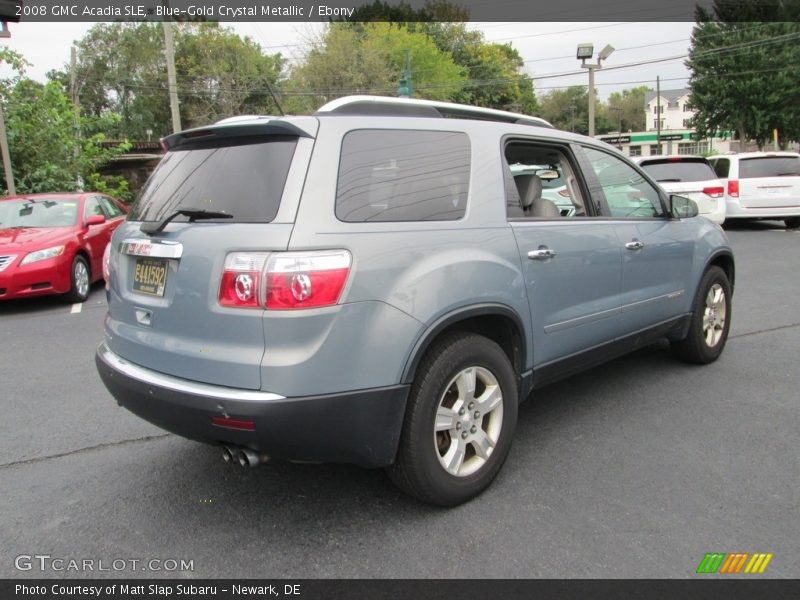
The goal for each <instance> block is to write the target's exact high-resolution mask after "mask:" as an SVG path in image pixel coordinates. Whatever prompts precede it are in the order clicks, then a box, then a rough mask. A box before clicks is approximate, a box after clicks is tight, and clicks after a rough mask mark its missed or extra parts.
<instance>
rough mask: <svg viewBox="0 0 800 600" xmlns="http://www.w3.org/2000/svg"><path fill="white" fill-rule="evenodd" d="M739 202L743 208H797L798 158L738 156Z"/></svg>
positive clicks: (799, 195)
mask: <svg viewBox="0 0 800 600" xmlns="http://www.w3.org/2000/svg"><path fill="white" fill-rule="evenodd" d="M739 203H740V204H741V205H742V206H743V207H744V208H781V207H785V206H800V156H797V155H796V154H794V155H793V154H767V155H766V156H757V157H748V158H745V157H742V158H741V159H740V160H739Z"/></svg>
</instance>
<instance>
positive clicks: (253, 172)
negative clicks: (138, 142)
mask: <svg viewBox="0 0 800 600" xmlns="http://www.w3.org/2000/svg"><path fill="white" fill-rule="evenodd" d="M296 145H297V138H296V137H288V136H270V137H266V138H263V137H262V138H258V139H256V140H253V139H251V138H248V139H227V140H224V143H223V144H220V143H219V141H216V143H214V144H211V143H196V144H194V145H192V146H188V147H183V146H181V147H180V148H179V149H177V150H172V151H170V152H167V154H166V155H165V156H164V158H163V159H161V162H160V163H159V165H158V167H157V168H156V170H155V171H154V172H153V174H152V175H151V176H150V179H148V181H147V183H146V184H145V187H144V189H142V191H141V193H140V195H139V198H138V199H137V200H136V202H135V203H134V205H133V206H132V207H131V210H130V212H129V213H128V218H129V219H130V220H132V221H160V220H161V219H164V218H166V217H168V216H169V215H170V214H172V213H173V212H174V211H175V210H176V209H178V208H197V209H205V210H210V211H223V212H226V213H228V214H230V215H233V218H231V219H220V221H223V222H225V223H269V222H270V221H272V220H273V219H274V218H275V215H276V214H277V213H278V208H279V207H280V202H281V196H282V195H283V187H284V184H285V183H286V176H287V175H288V173H289V166H290V165H291V162H292V157H293V156H294V149H295V146H296ZM186 220H188V218H187V217H185V216H179V217H177V218H176V219H175V221H186ZM212 221H213V219H212Z"/></svg>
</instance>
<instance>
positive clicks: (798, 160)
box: [739, 156, 800, 179]
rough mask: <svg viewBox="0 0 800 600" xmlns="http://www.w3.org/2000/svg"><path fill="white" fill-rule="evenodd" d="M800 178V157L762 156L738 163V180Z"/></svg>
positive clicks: (745, 159) (744, 159)
mask: <svg viewBox="0 0 800 600" xmlns="http://www.w3.org/2000/svg"><path fill="white" fill-rule="evenodd" d="M754 177H800V156H764V157H759V158H743V159H742V160H741V161H739V179H752V178H754Z"/></svg>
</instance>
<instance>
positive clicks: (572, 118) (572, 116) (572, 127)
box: [569, 104, 577, 133]
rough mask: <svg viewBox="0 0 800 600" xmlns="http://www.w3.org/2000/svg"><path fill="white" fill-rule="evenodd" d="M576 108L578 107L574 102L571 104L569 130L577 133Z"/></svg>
mask: <svg viewBox="0 0 800 600" xmlns="http://www.w3.org/2000/svg"><path fill="white" fill-rule="evenodd" d="M576 108H577V107H576V106H575V105H574V104H570V105H569V114H570V117H569V130H570V131H571V132H572V133H575V109H576Z"/></svg>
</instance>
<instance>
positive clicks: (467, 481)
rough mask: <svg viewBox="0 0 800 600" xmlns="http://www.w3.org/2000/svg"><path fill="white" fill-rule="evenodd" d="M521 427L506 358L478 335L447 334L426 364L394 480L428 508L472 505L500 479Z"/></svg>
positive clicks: (413, 398) (411, 404)
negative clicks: (468, 502) (517, 426)
mask: <svg viewBox="0 0 800 600" xmlns="http://www.w3.org/2000/svg"><path fill="white" fill-rule="evenodd" d="M516 423H517V383H516V375H515V373H514V369H513V367H512V366H511V362H510V361H509V359H508V356H507V355H506V353H505V352H504V351H503V350H502V348H500V346H498V345H497V344H496V343H495V342H493V341H492V340H489V339H488V338H485V337H483V336H480V335H476V334H472V333H456V334H452V335H448V336H446V337H445V338H443V339H442V340H440V341H439V342H437V343H435V345H434V346H433V347H432V348H431V349H430V350H429V352H428V353H427V355H426V356H425V358H424V359H423V362H422V364H421V365H420V368H419V370H418V374H417V378H416V379H415V381H414V384H413V386H412V389H411V395H410V397H409V404H408V408H407V410H406V418H405V422H404V425H403V433H402V435H401V438H400V449H399V451H398V455H397V460H396V462H395V464H394V465H392V466H391V467H389V469H388V473H389V476H390V477H391V479H392V480H393V481H394V482H395V483H396V484H397V485H398V486H399V487H400V488H401V489H402V490H404V491H405V492H407V493H409V494H411V495H412V496H415V497H416V498H418V499H420V500H422V501H423V502H428V503H431V504H437V505H439V506H455V505H457V504H461V503H462V502H466V501H467V500H470V499H471V498H474V497H475V496H477V495H478V494H480V493H481V492H482V491H483V490H484V489H485V488H486V487H487V486H488V485H489V484H490V483H491V482H492V480H493V479H494V477H495V476H496V475H497V473H498V471H499V470H500V467H501V466H502V465H503V462H504V461H505V459H506V456H507V455H508V451H509V448H510V447H511V440H512V438H513V435H514V429H515V427H516Z"/></svg>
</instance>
